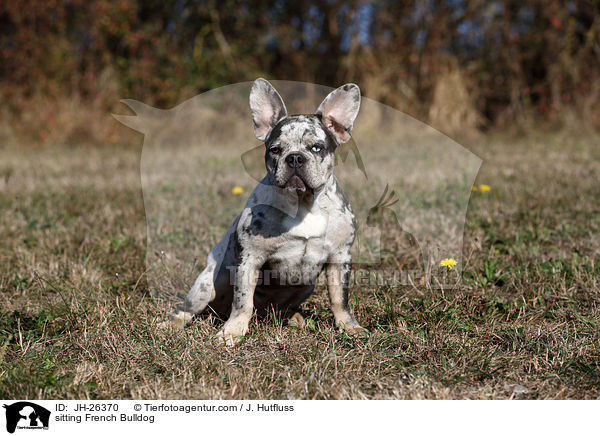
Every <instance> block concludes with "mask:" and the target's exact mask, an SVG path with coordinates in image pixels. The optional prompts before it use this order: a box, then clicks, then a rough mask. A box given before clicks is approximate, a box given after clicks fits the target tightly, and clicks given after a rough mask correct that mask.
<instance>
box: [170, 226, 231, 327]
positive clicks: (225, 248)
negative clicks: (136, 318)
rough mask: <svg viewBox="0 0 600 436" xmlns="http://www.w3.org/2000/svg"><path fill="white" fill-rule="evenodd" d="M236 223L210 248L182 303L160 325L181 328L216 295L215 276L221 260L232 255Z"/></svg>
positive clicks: (219, 270) (218, 270)
mask: <svg viewBox="0 0 600 436" xmlns="http://www.w3.org/2000/svg"><path fill="white" fill-rule="evenodd" d="M236 225H237V220H235V222H234V223H233V225H232V226H231V227H230V228H229V230H228V231H227V234H226V235H225V236H224V237H223V239H221V241H220V242H219V243H218V244H217V245H216V246H215V247H214V248H213V249H212V250H211V252H210V253H209V255H208V258H207V260H206V268H204V271H202V272H201V273H200V275H198V278H196V281H195V282H194V284H193V286H192V288H191V289H190V291H189V292H188V294H187V296H186V297H185V300H184V302H183V304H180V305H179V306H177V309H175V311H174V312H173V314H172V315H171V317H170V319H169V321H167V322H164V323H162V324H161V326H163V327H164V326H172V327H177V328H182V327H183V326H184V325H185V324H187V323H188V322H190V321H191V320H192V318H193V317H194V315H197V314H199V313H201V312H202V311H204V309H206V307H207V306H208V305H209V304H210V303H211V302H212V301H213V300H214V299H215V297H217V293H218V292H217V289H216V286H215V283H217V281H218V277H217V276H218V274H219V273H220V272H221V269H222V268H221V266H222V264H223V262H224V261H225V262H227V261H228V258H229V257H231V255H232V253H231V249H232V235H234V232H235V227H236ZM221 281H222V280H221ZM221 288H223V286H219V289H221Z"/></svg>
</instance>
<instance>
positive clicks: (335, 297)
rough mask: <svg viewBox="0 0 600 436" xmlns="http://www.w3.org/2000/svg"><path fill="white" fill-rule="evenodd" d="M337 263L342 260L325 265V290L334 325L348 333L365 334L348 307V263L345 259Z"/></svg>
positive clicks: (349, 266)
mask: <svg viewBox="0 0 600 436" xmlns="http://www.w3.org/2000/svg"><path fill="white" fill-rule="evenodd" d="M339 261H342V259H339V260H338V262H335V261H334V262H333V263H329V264H328V265H327V290H328V292H329V302H330V303H331V311H332V312H333V317H334V318H335V324H336V325H337V326H338V327H340V328H341V329H344V330H345V331H346V332H348V333H361V332H366V331H367V330H366V329H364V328H362V327H361V326H360V324H359V323H358V322H357V321H356V319H355V318H354V316H352V313H351V312H350V307H349V306H348V288H349V281H350V268H351V264H350V261H349V260H347V259H346V260H345V261H342V262H339Z"/></svg>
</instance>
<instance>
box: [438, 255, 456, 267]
mask: <svg viewBox="0 0 600 436" xmlns="http://www.w3.org/2000/svg"><path fill="white" fill-rule="evenodd" d="M456 264H457V262H456V261H455V260H454V259H452V258H447V259H444V260H442V261H441V262H440V265H441V266H445V267H446V268H448V269H452V268H454V267H455V266H456Z"/></svg>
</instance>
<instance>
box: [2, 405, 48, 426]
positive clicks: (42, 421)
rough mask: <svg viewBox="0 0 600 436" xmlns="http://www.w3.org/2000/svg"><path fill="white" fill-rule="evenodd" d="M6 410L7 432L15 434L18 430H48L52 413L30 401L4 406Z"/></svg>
mask: <svg viewBox="0 0 600 436" xmlns="http://www.w3.org/2000/svg"><path fill="white" fill-rule="evenodd" d="M3 407H4V408H5V409H6V431H8V432H9V433H14V432H15V430H16V429H19V430H22V429H26V430H37V429H43V430H48V423H49V422H50V411H49V410H48V409H45V408H43V407H42V406H38V405H37V404H35V403H30V402H29V401H19V402H17V403H13V404H10V405H6V404H4V406H3Z"/></svg>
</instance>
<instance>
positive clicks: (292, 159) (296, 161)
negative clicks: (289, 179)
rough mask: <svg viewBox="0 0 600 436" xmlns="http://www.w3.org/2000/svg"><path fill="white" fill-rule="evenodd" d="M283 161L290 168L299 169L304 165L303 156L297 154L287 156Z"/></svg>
mask: <svg viewBox="0 0 600 436" xmlns="http://www.w3.org/2000/svg"><path fill="white" fill-rule="evenodd" d="M285 161H286V162H287V164H288V166H289V167H290V168H300V167H301V166H302V165H304V156H302V155H301V154H299V153H292V154H288V155H287V157H286V158H285Z"/></svg>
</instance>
